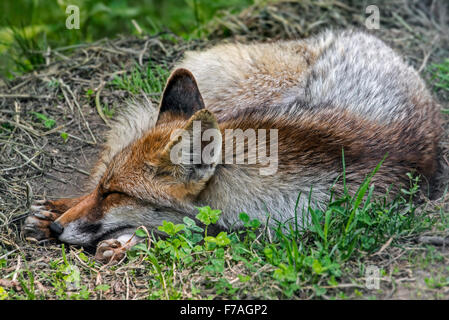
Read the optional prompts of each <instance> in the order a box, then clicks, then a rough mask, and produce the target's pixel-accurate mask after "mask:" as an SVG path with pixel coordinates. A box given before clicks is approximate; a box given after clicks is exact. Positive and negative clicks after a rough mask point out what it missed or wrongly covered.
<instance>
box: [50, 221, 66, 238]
mask: <svg viewBox="0 0 449 320" xmlns="http://www.w3.org/2000/svg"><path fill="white" fill-rule="evenodd" d="M50 230H51V232H53V234H55V235H56V236H59V235H60V234H61V233H62V232H63V231H64V227H63V226H62V225H61V224H60V223H59V222H58V221H53V222H52V223H50Z"/></svg>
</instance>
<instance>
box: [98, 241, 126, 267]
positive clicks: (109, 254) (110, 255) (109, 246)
mask: <svg viewBox="0 0 449 320" xmlns="http://www.w3.org/2000/svg"><path fill="white" fill-rule="evenodd" d="M127 249H128V246H127V245H126V244H122V243H121V242H120V241H118V240H117V239H109V240H104V241H101V242H100V243H99V244H98V246H97V252H96V253H95V259H96V260H98V261H100V262H102V263H111V262H119V261H121V260H122V259H123V258H124V257H125V255H126V250H127Z"/></svg>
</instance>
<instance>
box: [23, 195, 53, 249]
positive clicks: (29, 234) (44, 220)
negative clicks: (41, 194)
mask: <svg viewBox="0 0 449 320" xmlns="http://www.w3.org/2000/svg"><path fill="white" fill-rule="evenodd" d="M51 208H52V205H51V202H50V201H46V200H38V201H35V203H34V205H32V206H31V207H30V209H31V210H30V213H29V215H28V217H27V218H26V219H25V223H24V225H23V234H24V236H25V239H26V240H29V241H40V240H45V239H53V237H52V234H51V231H50V224H51V223H52V222H53V221H55V220H56V219H57V218H58V217H59V216H60V213H56V212H53V211H51Z"/></svg>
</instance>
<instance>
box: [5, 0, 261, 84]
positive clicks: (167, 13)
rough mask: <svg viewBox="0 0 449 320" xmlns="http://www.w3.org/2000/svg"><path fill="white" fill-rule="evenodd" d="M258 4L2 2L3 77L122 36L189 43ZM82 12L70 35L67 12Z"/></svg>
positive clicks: (207, 0)
mask: <svg viewBox="0 0 449 320" xmlns="http://www.w3.org/2000/svg"><path fill="white" fill-rule="evenodd" d="M253 3H254V0H109V1H96V0H73V1H67V0H62V1H55V0H17V1H0V76H3V77H8V78H13V77H15V76H16V75H18V74H21V73H23V72H28V71H30V70H33V69H35V68H38V67H39V66H40V65H42V64H43V63H44V56H43V52H45V51H46V50H47V48H48V47H50V48H56V47H61V46H67V45H74V44H78V43H84V42H92V41H95V40H98V39H102V38H105V37H109V38H114V37H117V36H118V35H120V34H122V35H135V36H141V35H145V34H155V33H159V32H161V31H166V30H171V31H173V32H174V33H176V34H178V35H179V36H182V37H184V38H186V39H189V38H197V37H202V36H204V35H205V32H204V30H203V29H204V28H203V27H204V26H205V25H206V24H207V23H208V22H209V21H210V20H212V19H213V18H214V17H216V16H220V14H221V13H222V12H224V11H226V12H238V11H240V10H242V9H243V8H245V7H247V6H249V5H251V4H253ZM68 5H76V6H78V7H79V9H80V29H67V28H66V19H67V17H68V14H66V12H65V11H66V7H67V6H68Z"/></svg>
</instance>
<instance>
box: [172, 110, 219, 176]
mask: <svg viewBox="0 0 449 320" xmlns="http://www.w3.org/2000/svg"><path fill="white" fill-rule="evenodd" d="M221 147H222V136H221V132H220V129H219V127H218V123H217V119H216V118H215V116H214V115H213V113H212V112H210V111H209V110H206V109H204V110H200V111H197V112H196V113H195V114H194V115H193V116H192V117H191V118H190V119H189V121H188V122H187V124H186V125H185V126H184V127H183V128H182V129H178V130H175V131H174V132H173V133H172V135H171V139H170V142H169V144H168V145H167V146H166V148H165V150H164V158H165V160H166V162H167V163H169V166H170V167H171V169H172V170H170V171H171V172H173V173H174V175H175V176H177V178H178V179H180V180H182V181H183V182H199V181H203V182H206V181H207V180H209V178H210V177H211V176H212V175H213V174H214V172H215V166H216V165H217V164H218V163H220V162H221Z"/></svg>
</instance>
